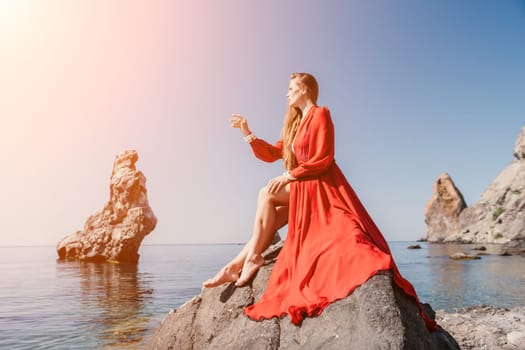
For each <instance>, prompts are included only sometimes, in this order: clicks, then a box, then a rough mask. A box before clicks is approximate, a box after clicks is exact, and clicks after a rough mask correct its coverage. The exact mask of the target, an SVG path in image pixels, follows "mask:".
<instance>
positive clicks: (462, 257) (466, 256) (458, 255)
mask: <svg viewBox="0 0 525 350" xmlns="http://www.w3.org/2000/svg"><path fill="white" fill-rule="evenodd" d="M449 258H450V259H454V260H479V259H481V257H480V256H478V255H469V254H467V253H461V252H460V253H455V254H452V255H450V256H449Z"/></svg>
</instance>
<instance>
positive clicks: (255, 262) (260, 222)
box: [235, 185, 290, 286]
mask: <svg viewBox="0 0 525 350" xmlns="http://www.w3.org/2000/svg"><path fill="white" fill-rule="evenodd" d="M289 201H290V186H289V185H286V186H283V187H282V188H281V189H280V190H279V191H278V192H277V193H273V194H270V193H268V191H267V189H266V188H263V189H261V191H260V192H259V199H258V201H257V211H256V212H255V222H254V225H253V236H252V239H251V244H250V245H247V250H246V254H245V259H244V262H243V265H242V272H241V275H240V277H239V279H238V280H237V282H236V283H235V285H237V286H243V285H245V284H246V283H248V281H249V280H250V279H251V278H252V277H253V275H254V274H255V272H257V270H258V269H259V268H260V267H261V266H262V265H263V264H264V258H263V257H262V255H261V253H262V252H263V251H264V250H265V249H266V248H268V247H269V246H270V244H271V243H272V240H273V237H274V235H275V231H277V230H276V227H277V225H278V224H279V222H278V211H277V208H279V207H286V209H288V203H289Z"/></svg>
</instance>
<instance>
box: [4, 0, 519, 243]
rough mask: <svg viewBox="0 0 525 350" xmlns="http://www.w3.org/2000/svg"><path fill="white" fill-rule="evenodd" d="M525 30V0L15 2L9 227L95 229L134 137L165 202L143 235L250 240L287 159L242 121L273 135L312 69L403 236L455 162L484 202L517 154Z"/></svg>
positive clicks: (387, 228)
mask: <svg viewBox="0 0 525 350" xmlns="http://www.w3.org/2000/svg"><path fill="white" fill-rule="evenodd" d="M2 23H3V24H2ZM524 39H525V1H517V0H506V1H496V0H494V1H475V0H472V1H462V0H454V1H452V0H445V1H443V0H440V1H437V0H436V1H416V0H412V1H408V0H399V1H388V0H381V1H380V0H372V1H323V2H319V1H276V0H275V1H273V0H272V1H260V2H248V1H241V0H238V1H229V0H226V1H202V0H197V1H186V2H182V1H147V2H145V1H111V2H107V1H94V2H93V1H80V0H79V1H68V2H67V3H66V2H62V1H51V0H50V1H46V2H40V1H36V0H35V1H31V0H0V57H1V59H0V96H1V98H0V118H1V126H2V127H1V128H0V150H1V151H0V163H1V164H2V171H1V172H0V181H1V183H2V184H3V185H4V195H3V198H4V200H3V201H2V202H3V203H2V204H0V213H1V214H0V215H1V218H0V220H1V222H2V224H3V226H2V229H1V235H0V245H32V244H56V243H57V242H58V240H60V239H61V238H62V237H63V236H65V235H68V234H70V233H73V232H74V231H76V230H79V229H81V228H82V227H83V224H84V221H85V219H86V218H87V217H88V216H89V215H91V214H93V213H95V212H97V211H100V210H101V209H102V207H103V205H104V204H105V202H106V201H107V199H108V197H109V193H108V192H109V191H108V185H109V176H110V175H111V167H112V163H113V160H114V157H115V155H116V154H117V153H118V152H120V151H122V150H124V149H129V148H133V149H136V150H137V151H138V152H139V156H140V160H139V162H138V163H137V166H138V167H139V169H141V170H142V171H143V172H144V174H145V176H146V177H147V179H148V183H147V186H148V190H149V200H150V204H151V206H152V208H153V210H154V212H155V213H156V215H157V216H158V218H159V222H158V225H157V229H156V230H155V231H154V232H153V233H151V235H150V236H148V237H147V238H146V240H145V243H147V244H164V243H218V242H244V241H246V240H247V239H248V238H249V236H250V230H251V227H252V218H253V212H254V209H255V201H256V194H257V192H258V189H259V188H260V187H261V186H263V185H264V184H266V183H267V181H268V180H269V179H270V178H271V177H274V176H277V175H279V174H280V173H282V164H281V163H275V164H271V165H268V164H265V163H262V162H260V161H258V160H256V159H255V158H254V157H253V156H252V155H251V151H250V149H249V147H248V146H247V145H246V144H245V143H244V142H243V140H242V137H241V135H240V133H239V132H238V131H237V130H233V129H231V128H230V127H229V123H228V119H229V117H230V115H231V114H232V113H241V114H243V115H245V116H246V117H247V118H248V121H249V123H250V127H251V129H252V130H253V131H254V132H255V133H256V134H257V135H258V136H260V137H263V138H265V139H267V140H268V141H275V140H276V139H277V138H278V137H279V134H280V130H281V127H282V120H283V116H284V112H285V109H286V101H285V98H284V96H285V94H286V88H287V85H288V78H289V75H290V73H292V72H296V71H307V72H311V73H313V74H314V75H315V76H316V77H317V78H318V81H319V84H320V98H319V104H320V105H325V106H328V107H329V108H330V110H331V112H332V117H333V119H334V123H335V127H336V160H337V162H338V164H339V165H340V167H341V168H342V169H343V171H344V173H345V175H346V176H347V178H348V180H349V182H350V183H351V184H352V186H353V187H354V189H355V190H356V192H357V194H358V195H359V197H360V198H361V200H362V201H363V202H364V204H365V206H366V207H367V208H368V209H369V211H370V213H371V215H372V217H373V218H374V219H375V221H376V222H377V223H378V225H379V227H380V228H381V230H382V231H383V233H384V235H385V237H386V238H387V239H388V240H413V239H417V238H420V237H422V236H424V230H425V224H424V207H425V204H426V202H427V200H428V199H429V198H430V197H431V194H432V185H433V183H434V181H435V180H436V178H437V177H438V176H439V175H440V174H441V173H443V172H448V173H449V174H450V175H451V176H452V178H453V180H454V181H455V182H456V185H457V186H458V187H459V189H460V190H461V191H462V192H463V194H464V196H465V198H466V200H467V202H468V204H473V203H474V202H476V201H477V200H478V198H479V197H480V195H481V193H482V192H483V191H484V189H485V188H486V187H487V186H488V185H489V184H490V182H491V181H492V180H493V179H494V178H495V177H496V176H497V175H498V174H499V172H500V171H501V170H502V169H503V168H504V167H505V166H506V165H507V164H508V163H510V162H511V161H512V159H513V156H512V149H513V147H514V142H515V140H516V137H517V135H518V132H519V130H520V128H521V126H522V125H524V124H525V103H524V101H525V45H524V43H525V41H524Z"/></svg>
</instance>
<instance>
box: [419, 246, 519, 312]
mask: <svg viewBox="0 0 525 350" xmlns="http://www.w3.org/2000/svg"><path fill="white" fill-rule="evenodd" d="M485 246H486V249H487V250H486V251H485V253H488V254H489V255H484V256H482V257H481V260H465V261H463V260H452V259H449V256H450V255H452V254H455V253H458V252H466V253H468V254H471V255H476V254H477V251H475V250H472V248H474V247H475V246H474V245H466V244H464V245H457V244H429V245H428V255H429V256H428V257H429V267H430V272H431V274H432V276H433V278H431V279H430V283H431V289H432V294H433V299H434V300H436V301H437V302H436V304H437V305H435V306H437V308H445V309H448V310H449V311H451V309H454V308H456V307H460V306H468V305H477V304H492V305H499V306H512V305H516V304H518V305H520V304H523V302H524V301H525V300H524V298H523V294H522V290H523V288H522V286H523V282H524V279H525V268H524V266H525V265H524V262H525V258H524V257H522V256H510V257H500V256H498V255H497V254H498V253H500V250H501V246H500V245H489V244H487V245H485ZM447 306H448V307H447ZM451 306H455V307H451Z"/></svg>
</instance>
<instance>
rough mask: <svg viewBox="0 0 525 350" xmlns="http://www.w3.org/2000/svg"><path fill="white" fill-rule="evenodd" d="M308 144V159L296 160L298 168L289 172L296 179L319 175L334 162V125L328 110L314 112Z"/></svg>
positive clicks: (323, 108) (320, 109)
mask: <svg viewBox="0 0 525 350" xmlns="http://www.w3.org/2000/svg"><path fill="white" fill-rule="evenodd" d="M308 142H309V151H308V153H309V154H308V159H306V160H304V161H301V160H298V163H299V164H298V166H297V167H296V168H294V169H293V170H292V171H290V174H291V175H292V176H293V177H295V178H297V179H301V178H305V177H311V176H317V175H320V174H321V173H323V172H324V171H326V170H327V169H328V168H330V166H331V165H332V164H333V162H334V149H335V147H334V125H333V123H332V118H331V117H330V111H329V110H328V108H326V107H322V108H319V109H318V110H317V111H315V115H314V116H313V119H312V121H311V125H310V139H309V140H308Z"/></svg>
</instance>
